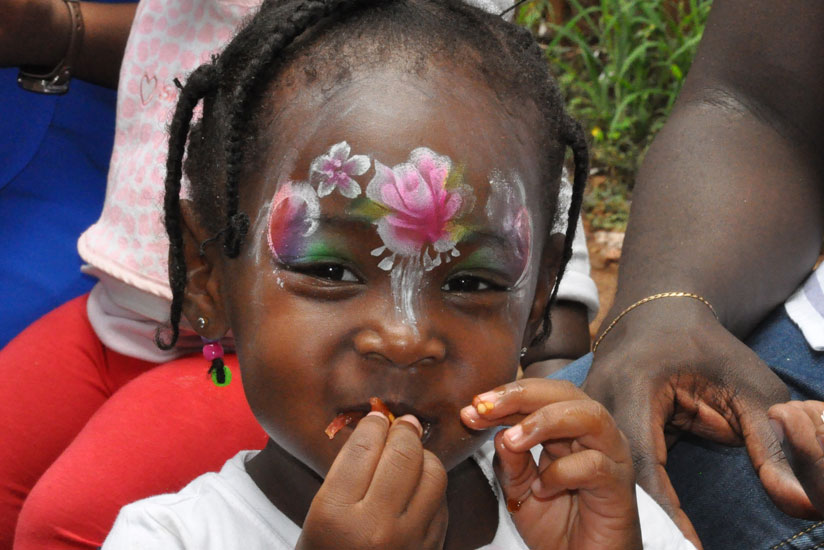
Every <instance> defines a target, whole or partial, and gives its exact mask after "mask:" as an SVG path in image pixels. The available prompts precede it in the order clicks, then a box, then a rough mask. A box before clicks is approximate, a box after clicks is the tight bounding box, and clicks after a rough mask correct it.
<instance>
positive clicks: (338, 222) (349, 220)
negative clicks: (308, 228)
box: [316, 214, 374, 227]
mask: <svg viewBox="0 0 824 550" xmlns="http://www.w3.org/2000/svg"><path fill="white" fill-rule="evenodd" d="M316 219H317V221H318V223H319V224H323V225H331V226H333V227H334V226H348V225H352V224H357V225H360V226H367V227H373V225H374V224H373V223H372V222H371V221H369V220H366V219H364V218H361V217H359V216H336V215H329V214H321V215H320V216H318V217H317V218H316Z"/></svg>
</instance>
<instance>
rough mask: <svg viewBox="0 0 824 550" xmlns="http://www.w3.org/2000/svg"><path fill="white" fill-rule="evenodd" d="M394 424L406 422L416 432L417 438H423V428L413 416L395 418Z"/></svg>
mask: <svg viewBox="0 0 824 550" xmlns="http://www.w3.org/2000/svg"><path fill="white" fill-rule="evenodd" d="M396 422H408V423H409V424H412V427H413V428H415V429H416V430H417V431H418V437H422V436H423V426H421V422H420V420H418V419H417V418H416V417H415V415H412V414H405V415H403V416H401V417H399V418H397V419H396Z"/></svg>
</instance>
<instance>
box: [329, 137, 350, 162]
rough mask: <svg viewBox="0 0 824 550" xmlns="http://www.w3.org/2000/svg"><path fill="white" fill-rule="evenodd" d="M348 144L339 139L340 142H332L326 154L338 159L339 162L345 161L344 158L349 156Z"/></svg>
mask: <svg viewBox="0 0 824 550" xmlns="http://www.w3.org/2000/svg"><path fill="white" fill-rule="evenodd" d="M349 151H350V148H349V144H348V143H346V142H345V141H341V142H340V143H336V144H334V145H333V146H332V147H331V148H330V149H329V152H328V153H327V155H329V157H331V158H333V159H336V160H339V161H341V162H345V161H346V159H348V158H349Z"/></svg>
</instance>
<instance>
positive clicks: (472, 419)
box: [461, 405, 481, 424]
mask: <svg viewBox="0 0 824 550" xmlns="http://www.w3.org/2000/svg"><path fill="white" fill-rule="evenodd" d="M461 416H463V418H464V420H465V421H466V422H469V423H470V424H475V423H476V422H478V420H480V419H481V416H480V415H479V414H478V411H477V409H476V408H475V407H474V406H472V405H467V406H466V407H464V408H463V409H461Z"/></svg>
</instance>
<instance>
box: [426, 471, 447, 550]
mask: <svg viewBox="0 0 824 550" xmlns="http://www.w3.org/2000/svg"><path fill="white" fill-rule="evenodd" d="M445 489H446V487H445V486H444V493H443V494H442V495H441V499H440V501H435V502H440V503H439V504H438V507H437V509H436V510H435V514H434V515H433V517H432V519H431V520H430V522H429V524H428V525H427V527H426V536H425V537H424V540H423V548H424V549H428V548H443V544H444V540H445V539H446V528H447V527H448V526H449V508H448V507H447V505H446V490H445Z"/></svg>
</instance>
